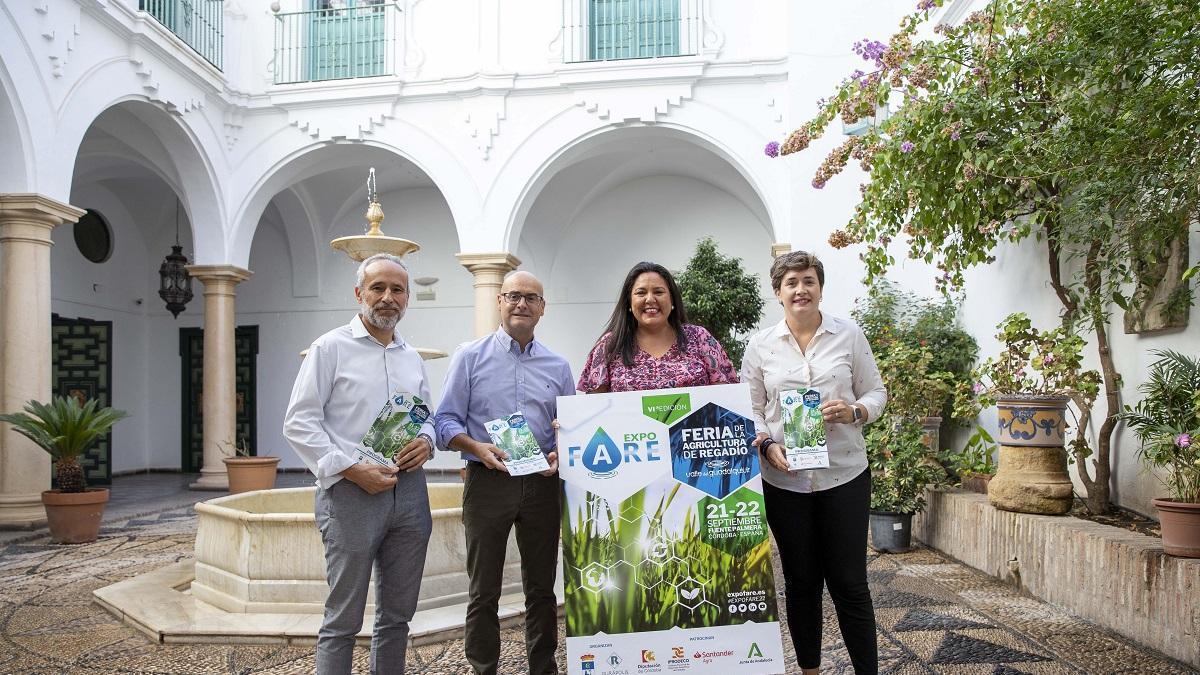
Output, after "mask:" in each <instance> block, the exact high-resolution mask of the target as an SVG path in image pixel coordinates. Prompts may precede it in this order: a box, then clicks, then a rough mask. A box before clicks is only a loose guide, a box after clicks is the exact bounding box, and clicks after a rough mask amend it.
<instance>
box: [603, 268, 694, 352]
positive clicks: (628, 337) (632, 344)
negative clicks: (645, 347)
mask: <svg viewBox="0 0 1200 675" xmlns="http://www.w3.org/2000/svg"><path fill="white" fill-rule="evenodd" d="M647 272H654V273H655V274H657V275H659V276H660V277H662V278H663V279H664V280H665V281H666V282H667V290H668V291H669V292H670V294H671V313H670V314H668V315H667V323H669V324H671V327H672V328H674V329H675V345H676V346H677V347H679V351H680V352H682V353H685V354H686V353H687V334H686V333H684V332H683V324H685V323H687V312H685V311H684V309H683V294H682V293H680V292H679V284H677V283H675V277H673V276H671V273H670V272H668V271H667V268H665V267H663V266H662V265H659V264H658V263H652V262H640V263H638V264H636V265H634V266H633V269H631V270H629V274H627V275H625V283H623V284H621V295H620V296H618V297H617V306H616V307H614V308H613V313H612V316H610V317H609V318H608V326H606V327H605V329H604V330H605V332H607V333H608V334H609V338H608V345H607V349H606V351H605V354H604V360H605V361H606V362H608V361H611V360H613V359H614V358H616V357H617V355H620V357H621V361H622V362H623V363H624V364H625V366H626V367H630V366H633V355H634V352H635V350H636V349H637V319H635V318H633V312H632V311H631V310H632V309H633V302H632V301H631V300H630V296H632V295H633V284H634V282H636V281H637V278H638V277H639V276H641V275H643V274H645V273H647Z"/></svg>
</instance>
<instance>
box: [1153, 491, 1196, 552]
mask: <svg viewBox="0 0 1200 675" xmlns="http://www.w3.org/2000/svg"><path fill="white" fill-rule="evenodd" d="M1152 501H1153V503H1154V508H1156V509H1158V522H1159V525H1161V526H1162V540H1163V550H1164V551H1166V553H1167V555H1173V556H1178V557H1180V558H1200V504H1193V503H1191V502H1180V501H1176V500H1174V499H1154V500H1152Z"/></svg>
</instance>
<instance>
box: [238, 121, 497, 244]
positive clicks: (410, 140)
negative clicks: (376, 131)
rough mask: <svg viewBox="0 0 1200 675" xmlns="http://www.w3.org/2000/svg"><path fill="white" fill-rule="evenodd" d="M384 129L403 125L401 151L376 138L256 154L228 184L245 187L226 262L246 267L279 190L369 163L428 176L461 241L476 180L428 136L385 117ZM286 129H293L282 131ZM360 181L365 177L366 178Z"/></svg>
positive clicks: (473, 210)
mask: <svg viewBox="0 0 1200 675" xmlns="http://www.w3.org/2000/svg"><path fill="white" fill-rule="evenodd" d="M388 125H389V127H404V128H401V129H396V130H395V131H398V132H400V137H402V138H404V139H405V145H404V147H403V148H401V147H397V146H395V145H392V144H389V143H384V142H380V141H375V140H371V141H365V142H362V143H335V144H330V143H308V144H306V145H303V146H299V147H293V148H291V149H290V150H289V151H287V152H285V153H282V154H278V155H271V154H269V153H261V155H260V156H258V157H252V158H251V161H247V162H245V163H244V164H243V165H242V166H240V167H238V169H237V171H236V173H235V174H234V176H233V177H232V179H231V184H232V185H246V186H248V187H247V189H246V190H245V191H244V192H243V193H242V196H241V197H240V198H239V199H236V200H234V202H233V203H236V204H238V206H237V208H236V210H235V212H234V217H233V223H234V225H233V229H232V232H231V233H230V238H229V251H230V260H231V262H232V263H233V264H235V265H245V264H246V261H247V260H248V259H249V252H250V244H251V242H252V241H253V239H254V229H255V228H256V227H257V225H258V220H259V218H261V216H262V213H263V211H264V210H265V209H266V207H267V204H268V203H270V201H271V199H272V198H273V197H274V196H275V195H276V194H278V193H279V192H280V191H282V190H284V189H285V188H287V187H289V186H291V185H294V184H296V183H298V182H301V181H303V180H305V179H307V178H311V177H312V176H315V175H318V174H321V173H327V172H331V171H337V170H340V169H347V168H351V167H355V166H364V165H371V164H372V163H373V162H374V163H377V165H378V166H379V167H382V166H384V165H392V166H394V167H395V166H397V165H398V162H400V163H404V164H410V165H412V166H413V167H415V168H416V169H417V170H419V171H420V172H421V173H423V174H424V175H425V176H427V177H428V178H429V180H430V181H431V182H432V183H433V185H434V186H435V187H436V188H437V189H438V191H440V192H441V193H442V195H443V196H444V198H445V200H446V203H447V205H448V206H449V208H450V212H451V214H452V215H453V217H454V222H455V227H456V231H457V233H458V235H459V238H460V240H461V239H462V237H463V235H464V223H469V222H473V221H474V220H475V219H476V218H477V214H478V211H479V204H480V199H479V191H478V189H477V187H476V185H475V182H474V181H473V180H472V179H471V177H470V175H469V173H468V172H467V170H466V168H465V167H464V166H463V165H462V164H461V163H460V162H459V161H458V160H457V159H456V158H455V157H454V156H453V155H452V154H451V153H450V152H449V151H448V150H447V149H446V148H445V147H444V146H443V145H442V144H440V143H439V142H437V141H436V140H435V139H434V138H432V137H431V136H429V135H428V133H427V132H424V131H421V130H419V129H417V128H416V127H412V126H410V125H407V124H405V123H403V122H402V121H400V120H397V119H390V120H389V121H388ZM288 131H292V130H291V129H290V128H288V129H285V130H284V132H288ZM393 137H395V136H393ZM264 145H266V144H265V143H264ZM363 178H364V179H365V178H366V176H365V174H364V176H363ZM385 230H386V227H385Z"/></svg>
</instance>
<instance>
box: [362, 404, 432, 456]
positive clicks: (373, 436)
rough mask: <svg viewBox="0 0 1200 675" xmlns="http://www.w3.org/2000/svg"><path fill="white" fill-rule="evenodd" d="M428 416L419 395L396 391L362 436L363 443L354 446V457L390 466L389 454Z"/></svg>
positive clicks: (405, 442) (418, 429)
mask: <svg viewBox="0 0 1200 675" xmlns="http://www.w3.org/2000/svg"><path fill="white" fill-rule="evenodd" d="M428 419H429V406H428V405H427V404H426V403H425V401H422V400H421V397H420V396H417V395H415V394H411V393H409V392H407V391H397V392H396V393H394V394H392V396H391V398H389V399H388V400H387V403H384V404H383V410H380V411H379V414H378V415H376V416H375V421H374V422H372V423H371V428H370V429H367V433H366V434H364V435H363V437H362V446H361V447H358V448H355V456H354V459H355V461H358V462H371V463H374V464H383V465H384V466H391V465H392V464H393V461H392V457H394V456H395V455H396V453H397V452H398V451H399V450H401V449H402V448H404V446H406V445H408V444H409V443H411V442H412V441H413V439H415V438H416V437H417V434H419V433H421V425H423V424H425V422H426V420H428Z"/></svg>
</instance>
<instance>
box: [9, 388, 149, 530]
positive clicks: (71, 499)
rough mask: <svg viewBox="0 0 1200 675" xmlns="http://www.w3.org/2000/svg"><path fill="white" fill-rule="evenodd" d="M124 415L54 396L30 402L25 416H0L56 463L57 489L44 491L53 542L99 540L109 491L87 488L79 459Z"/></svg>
mask: <svg viewBox="0 0 1200 675" xmlns="http://www.w3.org/2000/svg"><path fill="white" fill-rule="evenodd" d="M126 416H127V414H126V413H125V411H123V410H116V409H115V408H109V407H107V406H101V405H100V403H99V401H97V400H96V399H92V400H90V401H88V402H87V403H85V404H83V405H80V404H79V402H78V401H77V400H75V398H73V397H70V396H56V397H54V398H53V399H52V400H51V401H50V403H40V402H38V401H30V402H28V403H26V404H25V411H24V412H18V413H11V414H6V415H0V422H7V423H9V424H11V425H12V426H13V428H14V429H15V430H16V431H17V433H19V434H21V435H22V436H25V437H26V438H28V439H29V440H31V441H33V442H34V443H37V444H38V446H39V447H41V448H42V449H43V450H45V451H46V452H48V453H50V456H51V457H53V458H54V463H55V470H56V477H57V479H58V488H57V489H54V490H46V491H44V492H42V505H43V506H44V507H45V508H46V521H47V524H48V525H49V527H50V536H51V537H52V538H53V539H54V541H56V542H59V543H63V544H82V543H85V542H89V541H95V540H96V537H97V536H99V533H100V519H101V517H102V516H103V515H104V505H105V504H106V503H108V490H107V489H105V488H88V487H87V482H86V480H85V477H84V472H83V466H81V465H80V464H79V456H80V455H82V454H83V453H85V452H87V449H88V448H89V447H91V445H92V443H94V442H95V441H96V439H97V438H99V437H100V436H102V435H103V434H105V433H107V432H108V430H109V428H111V427H112V425H113V424H115V423H116V422H117V421H118V420H120V419H121V418H123V417H126Z"/></svg>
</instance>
